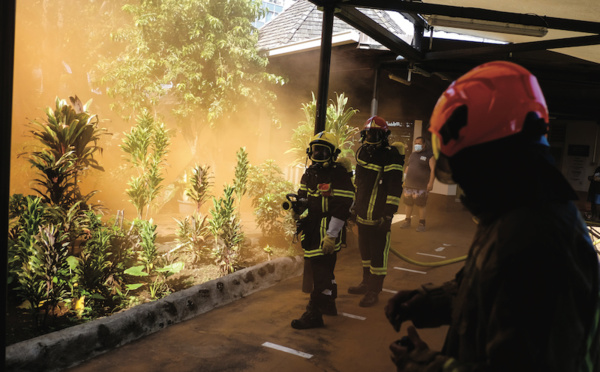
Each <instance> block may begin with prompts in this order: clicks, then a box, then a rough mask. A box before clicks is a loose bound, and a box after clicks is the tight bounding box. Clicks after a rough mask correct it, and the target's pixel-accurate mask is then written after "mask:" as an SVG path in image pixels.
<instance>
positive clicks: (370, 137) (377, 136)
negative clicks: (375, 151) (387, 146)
mask: <svg viewBox="0 0 600 372" xmlns="http://www.w3.org/2000/svg"><path fill="white" fill-rule="evenodd" d="M383 136H384V133H383V131H382V130H381V129H367V131H366V133H365V143H367V144H369V145H376V144H378V143H380V142H381V141H382V140H383Z"/></svg>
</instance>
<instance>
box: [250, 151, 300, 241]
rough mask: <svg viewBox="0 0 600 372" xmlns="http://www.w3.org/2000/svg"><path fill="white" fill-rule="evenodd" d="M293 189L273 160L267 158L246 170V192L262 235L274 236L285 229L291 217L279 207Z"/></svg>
mask: <svg viewBox="0 0 600 372" xmlns="http://www.w3.org/2000/svg"><path fill="white" fill-rule="evenodd" d="M293 189H294V187H293V184H292V183H291V182H289V181H286V180H285V177H284V174H283V172H282V171H281V168H279V166H278V165H277V164H276V163H275V160H272V159H269V160H267V161H265V162H264V163H263V164H261V165H259V166H251V167H250V169H249V171H248V194H249V195H250V196H251V197H252V207H253V208H254V215H255V216H256V219H255V220H256V224H257V225H258V227H259V228H260V229H261V231H262V234H263V236H269V237H275V236H277V235H280V234H282V233H283V232H284V231H285V230H286V225H287V224H289V223H291V219H289V220H286V219H285V216H286V213H285V211H284V210H283V208H282V207H281V205H282V204H283V202H284V201H285V200H286V199H285V195H286V194H287V193H289V192H291V191H292V190H293Z"/></svg>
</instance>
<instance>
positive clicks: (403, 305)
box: [385, 290, 424, 332]
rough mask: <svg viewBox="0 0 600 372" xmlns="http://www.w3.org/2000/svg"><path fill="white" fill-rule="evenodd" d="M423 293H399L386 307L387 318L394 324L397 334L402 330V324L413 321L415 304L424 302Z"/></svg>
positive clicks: (413, 291) (416, 291) (412, 291)
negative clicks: (412, 315)
mask: <svg viewBox="0 0 600 372" xmlns="http://www.w3.org/2000/svg"><path fill="white" fill-rule="evenodd" d="M423 297H424V295H423V293H421V292H420V291H418V290H410V291H398V293H396V294H395V295H394V297H392V298H390V300H389V301H388V303H387V305H386V306H385V316H386V317H387V318H388V320H389V322H390V323H391V324H392V326H393V327H394V329H395V330H396V332H398V331H399V330H400V326H401V325H402V322H404V321H407V320H412V319H411V314H414V309H413V308H414V307H415V304H416V305H418V304H419V303H420V302H422V301H421V300H422V298H423Z"/></svg>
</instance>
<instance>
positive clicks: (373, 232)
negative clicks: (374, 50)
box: [348, 116, 404, 307]
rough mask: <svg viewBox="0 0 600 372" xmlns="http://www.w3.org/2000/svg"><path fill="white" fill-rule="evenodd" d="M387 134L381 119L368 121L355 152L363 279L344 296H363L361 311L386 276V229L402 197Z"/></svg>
mask: <svg viewBox="0 0 600 372" xmlns="http://www.w3.org/2000/svg"><path fill="white" fill-rule="evenodd" d="M389 134H390V131H389V129H388V125H387V123H386V121H385V120H384V119H383V118H381V117H379V116H373V117H370V118H369V119H368V120H367V121H366V123H365V125H364V129H363V130H362V131H361V135H362V138H361V139H362V145H361V147H360V148H359V149H358V150H357V152H356V174H355V185H356V201H355V204H354V212H355V214H356V224H357V226H358V248H359V250H360V256H361V260H362V269H363V276H362V281H361V282H360V284H358V285H357V286H353V287H350V288H348V293H350V294H361V295H364V297H363V298H362V299H361V300H360V302H359V306H361V307H369V306H373V305H375V304H376V303H377V301H378V299H379V293H380V292H381V290H382V287H383V280H384V278H385V276H386V274H387V260H388V253H389V248H390V227H391V224H392V218H393V217H394V213H396V211H397V210H398V205H399V204H400V196H401V195H402V171H403V168H402V167H403V165H404V156H403V155H401V154H400V152H399V151H398V149H397V148H396V147H394V146H390V145H389V144H388V141H387V138H388V135H389Z"/></svg>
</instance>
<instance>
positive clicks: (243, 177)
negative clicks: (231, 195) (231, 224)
mask: <svg viewBox="0 0 600 372" xmlns="http://www.w3.org/2000/svg"><path fill="white" fill-rule="evenodd" d="M236 157H237V163H236V165H235V178H234V180H233V188H234V190H235V194H236V195H237V198H238V207H239V203H241V201H242V196H244V194H246V183H247V181H248V152H246V148H245V147H241V148H240V149H239V150H238V152H237V153H236Z"/></svg>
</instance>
